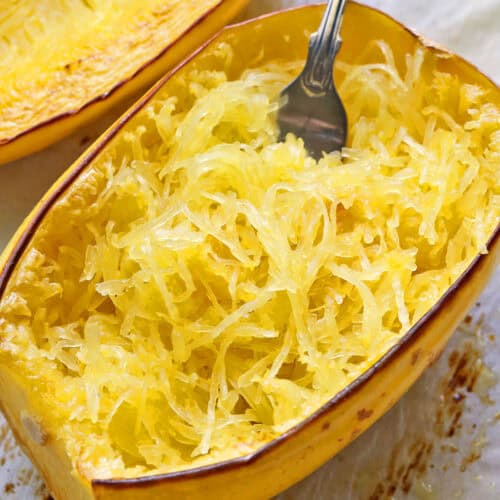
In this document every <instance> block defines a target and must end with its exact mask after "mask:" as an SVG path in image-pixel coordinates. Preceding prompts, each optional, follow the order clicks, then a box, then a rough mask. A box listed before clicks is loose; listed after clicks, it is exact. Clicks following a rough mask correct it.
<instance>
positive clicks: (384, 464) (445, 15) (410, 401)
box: [0, 0, 500, 500]
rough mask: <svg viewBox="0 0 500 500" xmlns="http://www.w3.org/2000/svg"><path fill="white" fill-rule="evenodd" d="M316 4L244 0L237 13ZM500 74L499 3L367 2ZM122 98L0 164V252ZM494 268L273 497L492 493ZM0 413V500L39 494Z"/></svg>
mask: <svg viewBox="0 0 500 500" xmlns="http://www.w3.org/2000/svg"><path fill="white" fill-rule="evenodd" d="M304 3H316V2H307V1H293V0H288V1H287V0H253V1H251V3H250V5H249V7H248V9H247V10H246V12H245V13H244V15H243V16H242V18H245V17H252V16H254V15H258V14H261V13H263V12H267V11H270V10H276V9H279V8H282V7H289V6H292V5H299V4H304ZM365 3H367V4H370V5H373V6H375V7H378V8H380V9H382V10H384V11H386V12H389V13H390V14H392V15H393V16H394V17H396V18H397V19H399V20H401V21H402V22H404V23H405V24H406V25H408V26H410V27H412V28H414V29H416V30H417V31H419V32H421V33H423V34H424V35H426V36H427V37H429V38H431V39H434V40H436V41H438V42H440V43H441V44H443V45H445V46H447V47H449V48H451V49H452V50H454V51H455V52H457V53H459V54H461V55H464V56H465V57H466V58H468V59H469V60H471V61H472V62H474V63H475V64H476V65H478V67H479V68H481V69H482V70H483V71H485V72H486V73H487V74H488V75H490V76H491V77H492V78H493V79H495V81H497V82H500V0H481V1H480V2H479V1H475V2H463V1H459V0H441V1H440V2H436V1H434V0H371V1H366V2H365ZM125 107H126V106H121V108H120V109H117V110H115V111H114V112H112V113H109V114H108V115H107V116H106V117H105V118H104V119H102V120H100V121H99V123H98V124H93V125H91V126H89V127H87V128H85V129H83V130H81V131H79V132H78V133H77V134H75V135H73V136H72V137H70V138H68V139H66V140H64V141H62V142H60V143H58V144H57V145H54V146H52V147H51V148H49V149H47V150H45V151H43V152H41V153H38V154H35V155H32V156H30V157H28V158H25V159H23V160H20V161H17V162H14V163H11V164H9V165H6V166H2V167H1V168H0V250H1V249H2V248H3V247H4V246H5V244H6V243H7V241H8V239H9V238H10V237H11V235H12V233H13V232H14V231H15V229H16V228H17V226H18V225H19V224H20V222H21V221H22V219H23V218H24V217H25V216H26V215H27V214H28V213H29V211H30V210H31V208H32V207H33V205H34V204H35V203H36V201H37V200H38V199H39V198H40V197H41V195H42V194H43V193H44V192H45V191H46V189H47V188H48V187H49V186H50V185H51V184H52V183H53V182H54V180H55V179H56V178H57V177H58V176H59V175H60V174H61V173H62V172H63V170H64V169H65V168H66V167H67V166H68V165H70V164H71V162H72V161H73V160H74V159H75V158H76V157H77V156H78V155H79V154H80V153H81V152H82V151H83V150H84V149H85V147H86V146H88V144H89V143H90V142H91V141H92V140H94V139H95V138H96V137H97V136H98V135H99V134H100V133H101V132H102V131H103V130H104V129H105V128H106V127H107V125H109V124H110V123H112V121H113V120H114V119H116V118H117V117H118V116H119V114H121V111H122V110H123V109H125ZM499 373H500V270H497V272H496V274H495V276H494V277H493V279H492V280H491V282H490V284H489V286H488V288H487V289H486V290H485V292H484V294H483V295H482V297H481V299H480V300H479V301H478V303H477V304H476V306H475V307H474V308H473V310H472V311H471V312H470V314H469V316H468V317H467V319H466V320H465V322H464V323H463V324H462V325H461V326H460V327H459V328H458V331H457V332H456V334H455V336H454V337H453V339H452V341H451V343H450V344H449V346H448V348H447V349H446V351H445V352H444V353H443V355H442V356H441V358H440V359H439V360H438V361H437V362H436V363H435V364H434V365H433V366H432V367H430V368H429V369H428V370H427V371H426V373H425V374H424V375H423V377H422V378H421V379H420V380H419V381H418V382H417V383H416V384H415V385H414V386H413V387H412V389H411V390H410V391H409V392H408V393H407V394H406V396H405V397H404V398H402V399H401V401H400V402H399V403H398V404H397V405H396V406H395V407H394V408H393V409H392V410H391V411H390V412H389V413H387V414H386V415H385V416H384V417H383V418H382V419H380V420H379V421H378V422H377V423H376V424H375V425H374V426H373V427H371V428H370V429H369V430H368V431H367V432H365V433H364V434H363V435H362V436H360V437H359V438H358V439H357V440H356V441H355V442H354V443H353V444H351V445H350V446H349V447H348V448H346V449H345V450H344V451H343V452H341V453H340V454H339V455H337V456H336V457H335V458H334V459H333V460H331V461H330V462H328V463H327V464H326V465H324V466H323V467H322V468H321V469H319V470H318V471H316V472H315V473H314V474H312V475H311V476H309V477H308V478H306V479H305V480H304V481H302V482H301V483H299V484H297V485H296V486H294V487H292V488H291V489H290V490H288V491H286V492H284V493H283V494H281V495H280V496H279V498H280V499H281V500H302V499H303V500H306V499H307V500H309V499H325V500H326V499H334V500H337V499H338V500H358V499H359V500H365V499H366V500H369V499H370V500H376V499H385V498H387V499H388V498H395V499H400V498H407V499H410V500H413V499H415V500H420V499H422V500H440V499H444V500H448V499H452V498H463V499H481V500H495V499H500V472H499V471H500V384H499V383H498V376H497V374H499ZM47 496H48V492H47V491H46V489H45V487H44V485H43V481H42V480H41V478H40V476H39V475H38V473H37V471H36V469H34V468H33V466H32V465H31V463H30V462H29V460H28V459H27V458H26V457H25V456H24V455H23V454H22V452H21V451H20V450H19V448H18V447H17V445H16V443H15V441H14V439H13V436H12V434H11V432H10V430H9V429H8V427H7V425H6V424H5V421H4V420H3V417H1V415H0V499H4V498H5V499H6V500H9V499H20V500H23V499H26V500H31V499H36V500H39V499H40V500H41V499H45V498H47Z"/></svg>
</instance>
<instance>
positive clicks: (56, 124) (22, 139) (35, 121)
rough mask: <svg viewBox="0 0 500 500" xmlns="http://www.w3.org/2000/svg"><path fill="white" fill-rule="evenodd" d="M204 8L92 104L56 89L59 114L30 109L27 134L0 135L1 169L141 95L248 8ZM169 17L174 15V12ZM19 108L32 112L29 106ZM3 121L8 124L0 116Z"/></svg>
mask: <svg viewBox="0 0 500 500" xmlns="http://www.w3.org/2000/svg"><path fill="white" fill-rule="evenodd" d="M204 3H205V4H207V8H206V9H205V12H204V13H203V15H201V16H200V17H194V18H193V19H191V20H190V22H189V23H188V24H187V25H186V29H185V30H184V31H183V32H182V33H180V34H178V36H177V37H176V38H173V39H172V40H168V41H167V43H166V45H164V46H161V47H155V49H156V50H155V51H154V52H152V53H151V56H148V57H146V58H145V57H144V56H142V59H139V60H138V61H137V63H136V65H135V70H134V71H133V73H132V74H129V75H124V74H122V75H120V74H119V73H118V74H116V75H115V77H114V79H113V78H111V77H108V80H109V81H108V83H107V86H106V88H105V91H104V92H97V93H95V92H92V90H90V91H89V95H91V96H92V97H91V98H90V99H88V100H87V101H85V102H82V101H77V100H76V99H73V102H72V97H71V88H69V89H64V90H62V91H61V89H60V88H56V90H54V91H52V92H51V93H55V94H56V95H57V94H58V93H59V95H57V97H56V101H58V102H59V101H60V102H61V106H60V107H58V108H57V109H58V110H57V112H56V113H53V114H52V115H46V114H43V113H42V114H41V115H40V117H39V116H38V111H39V110H36V109H34V110H33V109H32V110H31V111H30V113H32V114H33V118H32V120H31V122H30V123H29V125H27V126H26V127H24V128H23V130H17V129H16V130H15V131H14V130H13V131H12V134H9V133H3V134H2V133H0V165H1V164H4V163H7V162H11V161H14V160H17V159H19V158H22V157H24V156H27V155H29V154H32V153H35V152H37V151H40V150H42V149H44V148H46V147H48V146H50V145H51V144H53V143H55V142H57V141H59V140H61V139H62V138H64V137H66V136H68V135H70V134H72V133H73V132H75V131H76V130H78V129H79V128H80V127H82V126H83V125H85V124H88V123H91V122H93V121H95V120H96V119H97V118H98V117H100V116H101V115H103V114H104V113H106V112H107V111H109V110H110V109H111V108H113V107H114V106H116V105H118V104H119V103H122V102H124V101H126V100H127V99H130V98H131V97H132V96H134V95H138V94H139V93H140V92H141V91H144V90H145V89H147V88H148V87H149V86H150V85H151V84H152V83H154V82H155V81H157V80H158V79H159V78H161V77H162V76H163V75H165V73H167V72H168V71H169V70H171V69H172V68H173V67H174V66H175V65H176V64H178V63H179V61H181V60H183V59H184V58H185V57H186V56H187V55H188V54H189V53H190V52H192V51H193V50H195V49H196V48H197V47H198V46H200V45H201V44H202V43H204V42H205V41H206V40H207V38H209V37H211V36H212V35H213V34H214V33H216V32H217V31H218V30H220V29H221V28H222V27H223V26H225V25H226V24H227V23H228V22H229V21H231V20H232V19H233V18H234V17H235V16H236V15H237V14H238V13H239V12H240V11H241V10H242V9H243V8H244V7H245V6H246V5H247V4H248V0H218V1H217V0H204ZM171 14H173V15H175V9H174V10H173V11H172V12H171V13H170V14H169V15H171ZM164 24H166V22H164ZM153 29H154V27H153ZM90 58H91V56H90ZM54 85H56V82H54ZM65 94H68V95H65ZM0 102H2V98H1V96H0ZM21 105H24V106H26V107H27V108H29V107H30V103H29V102H28V103H21ZM0 120H2V121H3V120H6V117H2V113H1V112H0Z"/></svg>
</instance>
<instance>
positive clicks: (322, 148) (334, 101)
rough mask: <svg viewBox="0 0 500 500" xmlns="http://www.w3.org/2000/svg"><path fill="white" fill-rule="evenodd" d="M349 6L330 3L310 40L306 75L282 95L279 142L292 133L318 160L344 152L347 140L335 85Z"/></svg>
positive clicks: (343, 0)
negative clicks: (345, 18) (345, 17)
mask: <svg viewBox="0 0 500 500" xmlns="http://www.w3.org/2000/svg"><path fill="white" fill-rule="evenodd" d="M346 2H347V0H329V2H328V5H327V7H326V11H325V14H324V15H323V19H322V21H321V24H320V27H319V29H318V31H317V32H316V33H313V34H312V35H311V38H310V40H309V52H308V54H307V61H306V64H305V67H304V69H303V70H302V73H301V74H300V75H299V76H298V77H297V78H296V79H295V80H294V81H293V82H292V83H291V84H290V85H288V86H287V87H286V88H285V89H284V90H283V91H282V92H281V94H280V108H279V110H278V127H279V140H280V141H284V140H285V138H286V135H287V134H288V133H293V134H294V135H295V136H297V137H301V138H302V139H303V141H304V145H305V147H306V149H307V151H308V153H309V154H310V155H311V156H312V157H313V158H315V159H320V158H321V156H322V154H323V152H325V153H329V152H330V151H336V150H340V149H342V147H343V146H344V145H345V142H346V138H347V116H346V112H345V109H344V106H343V104H342V101H341V100H340V97H339V95H338V93H337V90H336V89H335V84H334V81H333V63H334V61H335V57H336V55H337V52H338V51H339V49H340V45H341V43H342V40H341V38H340V36H339V31H340V25H341V23H342V17H343V15H344V9H345V4H346Z"/></svg>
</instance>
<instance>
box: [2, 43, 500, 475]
mask: <svg viewBox="0 0 500 500" xmlns="http://www.w3.org/2000/svg"><path fill="white" fill-rule="evenodd" d="M380 47H381V48H380V49H379V52H382V54H383V55H382V57H380V55H379V56H378V57H375V61H372V62H371V64H369V65H366V64H363V65H359V66H357V65H355V66H349V65H346V64H345V63H343V64H341V65H340V69H341V71H342V72H343V73H344V74H346V75H347V77H346V78H345V79H344V80H343V82H342V86H341V92H342V93H343V97H344V99H345V100H346V102H347V104H348V109H349V114H350V119H351V123H354V127H353V128H352V130H351V144H350V148H349V149H346V151H345V152H344V153H345V157H346V160H345V164H342V163H341V161H340V158H339V157H338V156H337V155H330V156H328V157H327V158H325V159H324V160H322V162H320V163H319V164H315V163H314V162H312V160H310V159H306V158H305V153H304V150H303V147H302V145H301V144H300V142H298V141H296V140H294V139H292V138H290V139H289V140H288V142H287V143H286V144H282V145H276V144H274V138H275V132H276V131H275V129H274V125H273V111H274V109H275V105H274V104H273V97H274V96H275V95H276V93H277V92H278V90H279V89H280V88H281V87H282V86H283V85H284V83H286V82H287V81H288V80H289V79H290V78H291V77H292V75H293V74H295V73H296V72H297V71H298V69H299V68H300V66H301V63H300V62H296V63H292V64H288V65H284V64H282V63H280V64H275V65H268V66H266V67H265V68H261V69H257V70H254V71H249V72H247V73H246V74H245V75H244V76H243V77H242V79H241V80H239V81H232V82H226V81H225V80H226V76H225V75H224V73H223V72H201V73H199V74H192V75H190V82H191V83H190V86H189V90H188V91H185V92H184V94H182V93H181V92H180V96H179V98H178V100H177V102H175V101H174V100H172V99H171V98H170V99H169V98H168V97H167V96H162V95H161V94H160V96H158V97H157V98H155V100H154V102H153V103H152V104H150V105H149V106H148V107H147V108H146V109H145V111H144V113H143V114H142V115H141V120H140V123H139V124H137V123H136V124H135V125H134V128H133V129H131V130H128V131H127V132H126V133H125V134H123V136H122V137H121V138H120V139H119V140H118V141H117V142H116V144H115V145H114V146H113V148H112V150H111V151H110V152H107V153H106V154H105V155H103V157H102V158H100V159H99V161H98V162H97V164H96V165H94V166H93V168H92V170H91V172H90V173H89V174H87V176H86V179H85V183H83V182H79V183H77V184H75V186H74V188H73V190H72V192H73V194H74V198H73V202H72V204H71V203H68V200H62V202H60V203H59V207H58V209H56V210H55V211H54V213H53V214H52V215H51V216H50V217H48V220H47V221H45V222H44V225H43V228H42V230H41V231H40V236H39V237H37V238H35V241H34V242H33V244H32V246H31V249H30V251H29V253H27V254H26V257H25V258H24V260H23V262H22V263H21V265H20V268H19V270H18V271H17V274H16V276H15V277H14V279H13V283H12V284H11V285H10V287H9V293H8V294H6V295H5V297H4V299H3V302H2V309H1V312H2V316H1V318H2V323H1V328H2V339H3V342H2V348H3V350H4V351H5V353H6V359H7V362H8V363H12V366H14V367H15V368H16V370H19V371H22V372H24V373H25V375H26V376H28V377H34V380H35V383H36V384H39V387H40V390H41V391H42V392H43V391H46V394H50V398H48V399H49V400H50V401H46V402H45V404H46V405H47V407H48V408H49V409H50V414H51V419H53V420H52V421H48V422H47V423H46V425H47V426H48V427H49V428H50V432H57V435H58V436H60V437H61V439H62V440H63V441H64V442H65V443H67V448H68V453H69V455H70V456H71V457H72V459H73V460H74V463H75V464H76V467H77V468H78V470H79V471H81V472H83V473H84V475H86V476H87V477H111V476H119V475H122V476H123V475H124V476H131V477H134V476H136V475H142V474H144V473H151V472H166V471H171V470H178V469H181V468H186V467H190V466H192V465H200V464H204V463H210V462H213V461H215V460H220V459H222V458H230V457H232V456H237V455H241V454H243V453H246V452H249V451H251V450H252V449H255V447H257V446H258V445H260V444H262V443H264V442H266V441H268V440H269V439H271V438H272V437H274V436H276V435H277V434H279V433H281V432H283V431H284V430H286V429H287V428H289V427H290V426H292V425H293V424H294V423H297V422H298V421H299V420H302V419H303V418H304V416H306V415H307V414H309V413H311V412H312V411H313V410H315V409H316V408H317V407H318V406H319V405H320V404H321V403H322V402H324V401H326V400H327V399H329V398H330V397H331V396H332V395H333V394H335V393H336V392H337V391H338V390H340V389H341V388H343V387H345V385H347V383H348V382H349V381H351V380H352V379H354V378H355V377H356V376H358V375H359V374H360V373H362V372H363V371H365V370H366V368H367V367H369V366H371V365H372V364H373V362H374V361H375V360H376V359H378V357H380V356H381V355H382V354H383V353H385V352H386V351H387V349H388V348H389V347H390V346H391V345H393V344H394V342H395V341H396V340H397V339H398V338H399V337H400V336H401V335H402V334H403V333H404V332H405V331H406V330H407V329H408V327H409V326H410V325H411V324H413V323H414V322H415V321H416V320H418V318H419V317H420V316H421V315H422V314H423V313H424V312H426V310H427V309H428V308H429V307H431V306H432V305H433V304H434V303H435V302H436V301H437V299H438V298H439V297H440V295H441V294H442V293H443V292H444V291H445V290H446V289H447V288H448V286H449V285H450V284H451V283H452V282H453V281H454V279H455V278H456V277H457V276H458V275H459V274H460V273H461V272H462V271H463V270H464V269H465V267H466V266H467V265H468V263H469V262H470V261H471V259H472V258H473V257H474V256H475V255H476V254H477V252H478V251H480V250H483V249H484V245H485V243H486V239H487V237H488V235H489V234H491V232H492V231H493V229H494V228H495V227H496V224H497V223H498V217H499V207H498V200H499V192H498V184H499V183H498V162H499V149H500V137H499V135H500V134H499V116H500V115H499V112H498V109H497V108H495V107H494V106H492V105H490V104H488V102H487V96H485V95H482V93H481V91H480V89H478V88H477V87H472V86H467V85H462V84H460V83H459V82H458V80H456V79H454V78H453V77H451V76H450V75H446V74H443V73H435V74H434V75H432V76H431V77H429V75H428V74H427V73H426V72H425V71H423V70H422V73H421V66H422V64H424V63H425V61H424V59H425V57H424V55H425V51H422V50H421V51H417V52H416V53H415V54H414V55H412V56H411V57H409V58H408V67H409V69H408V71H407V72H406V74H402V75H400V74H398V72H397V70H396V68H395V66H394V64H393V63H392V60H391V54H390V51H389V50H388V48H387V47H386V46H385V45H381V46H380ZM218 50H219V52H220V53H221V54H226V55H225V56H221V57H227V58H230V57H232V54H231V51H230V50H228V47H226V46H219V47H218ZM424 76H426V77H427V79H426V78H424ZM367 82H369V85H367ZM443 109H447V110H449V111H448V112H447V113H445V112H443ZM470 109H477V110H476V111H472V112H471V115H470V116H468V110H470ZM241 144H243V147H242V146H241ZM478 157H479V159H478ZM75 200H76V201H75ZM480 200H481V201H480ZM88 202H90V207H86V205H87V203H88ZM84 207H85V208H84ZM403 207H404V209H403ZM57 210H59V212H57ZM57 214H58V215H57ZM63 221H64V223H65V224H66V225H68V226H69V227H70V229H71V230H68V229H66V231H68V232H67V233H65V232H61V231H62V230H60V229H58V228H59V227H60V226H61V223H62V222H63ZM109 221H112V223H111V224H110V223H109ZM462 221H463V222H462ZM47 231H48V233H47ZM71 233H74V234H76V235H78V236H77V237H75V236H73V237H71V238H68V236H69V235H70V234H71ZM47 234H48V237H47V236H46V235H47ZM448 234H452V235H453V237H452V238H449V237H448ZM417 248H418V251H415V249H417ZM235 270H237V273H236V277H235ZM304 290H305V291H306V293H305V292H304ZM8 353H11V354H13V357H12V358H11V357H10V355H9V354H8ZM111 367H112V368H111ZM42 373H43V376H40V374H42ZM186 394H189V398H188V397H186ZM131 429H133V432H134V433H133V434H132V433H131ZM103 457H104V459H103Z"/></svg>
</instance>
